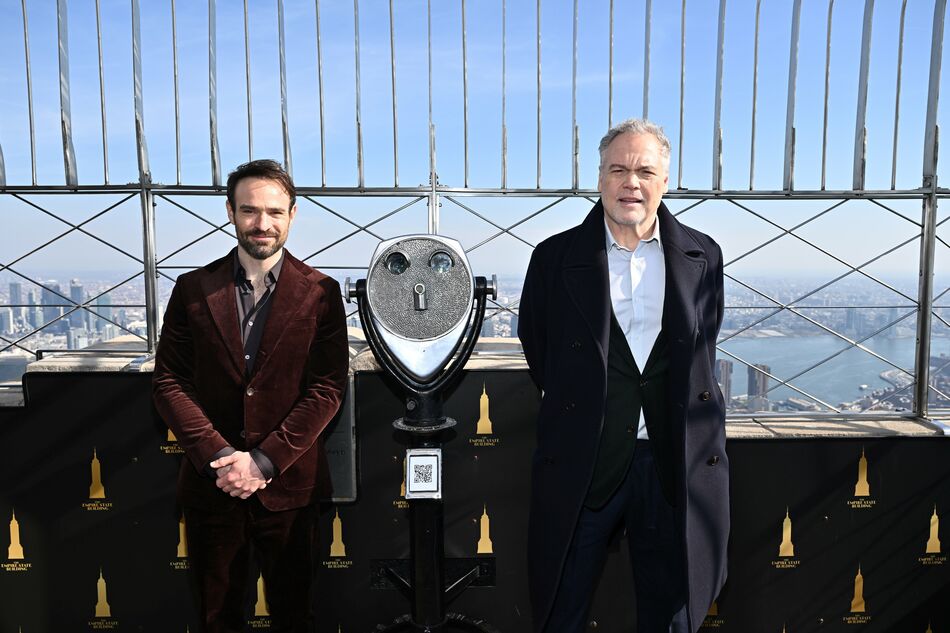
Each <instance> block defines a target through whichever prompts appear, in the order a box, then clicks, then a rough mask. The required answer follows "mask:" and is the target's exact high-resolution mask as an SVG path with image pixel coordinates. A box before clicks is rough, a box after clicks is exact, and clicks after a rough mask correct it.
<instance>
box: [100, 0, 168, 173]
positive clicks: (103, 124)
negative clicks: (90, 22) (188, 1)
mask: <svg viewBox="0 0 950 633" xmlns="http://www.w3.org/2000/svg"><path fill="white" fill-rule="evenodd" d="M96 1H97V2H98V0H96ZM172 76H173V78H174V81H175V182H176V183H177V184H179V185H180V184H181V109H180V100H179V98H178V27H177V20H176V18H175V0H172ZM99 83H100V85H101V83H102V82H101V81H100V82H99ZM103 118H104V117H103ZM102 127H103V128H104V127H105V124H104V123H103V126H102Z"/></svg>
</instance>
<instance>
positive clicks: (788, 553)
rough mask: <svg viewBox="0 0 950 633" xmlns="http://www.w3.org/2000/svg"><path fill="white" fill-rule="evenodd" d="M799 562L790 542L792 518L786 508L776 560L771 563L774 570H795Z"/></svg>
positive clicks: (793, 546)
mask: <svg viewBox="0 0 950 633" xmlns="http://www.w3.org/2000/svg"><path fill="white" fill-rule="evenodd" d="M800 564H801V560H799V559H798V558H796V557H795V543H793V542H792V517H791V516H789V511H788V508H785V518H784V519H783V520H782V542H781V543H780V544H779V546H778V558H777V559H776V560H773V561H772V567H774V568H775V569H795V568H796V567H798V566H799V565H800Z"/></svg>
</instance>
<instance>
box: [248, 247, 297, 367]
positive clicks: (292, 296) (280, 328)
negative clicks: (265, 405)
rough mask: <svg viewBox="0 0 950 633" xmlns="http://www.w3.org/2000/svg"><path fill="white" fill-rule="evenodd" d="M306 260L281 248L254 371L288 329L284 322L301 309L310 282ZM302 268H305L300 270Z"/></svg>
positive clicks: (265, 359)
mask: <svg viewBox="0 0 950 633" xmlns="http://www.w3.org/2000/svg"><path fill="white" fill-rule="evenodd" d="M304 267H306V264H303V263H301V262H299V261H298V260H297V259H295V258H294V257H293V256H291V254H290V253H288V252H286V251H284V263H283V266H282V267H281V269H280V277H279V278H278V279H277V286H276V290H275V291H274V299H273V301H274V303H273V304H272V305H271V308H270V314H269V315H268V316H267V324H266V325H265V326H264V334H263V335H262V336H261V344H260V347H258V349H257V358H256V359H255V362H254V373H258V372H259V371H261V369H263V367H264V365H266V364H267V361H268V360H270V359H271V358H272V357H273V355H274V349H275V348H276V347H277V345H278V344H279V343H280V339H281V337H282V336H283V334H284V331H285V330H286V329H287V325H288V324H289V323H290V322H291V321H293V320H294V317H295V316H296V315H297V313H298V312H299V311H301V310H303V308H304V305H305V303H306V299H307V293H308V289H309V286H308V284H307V281H306V276H305V275H306V274H307V272H309V270H308V268H309V267H306V268H304ZM301 268H304V271H306V272H301Z"/></svg>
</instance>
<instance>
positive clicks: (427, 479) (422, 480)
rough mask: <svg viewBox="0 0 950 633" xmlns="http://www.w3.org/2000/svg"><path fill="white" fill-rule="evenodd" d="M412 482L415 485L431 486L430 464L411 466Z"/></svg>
mask: <svg viewBox="0 0 950 633" xmlns="http://www.w3.org/2000/svg"><path fill="white" fill-rule="evenodd" d="M412 482H413V483H416V484H431V483H432V464H413V465H412Z"/></svg>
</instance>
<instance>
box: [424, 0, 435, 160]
mask: <svg viewBox="0 0 950 633" xmlns="http://www.w3.org/2000/svg"><path fill="white" fill-rule="evenodd" d="M426 28H427V32H426V50H427V52H428V55H429V167H430V169H431V168H432V165H433V162H434V161H433V152H435V144H434V143H432V138H433V135H434V134H433V131H432V0H426Z"/></svg>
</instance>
